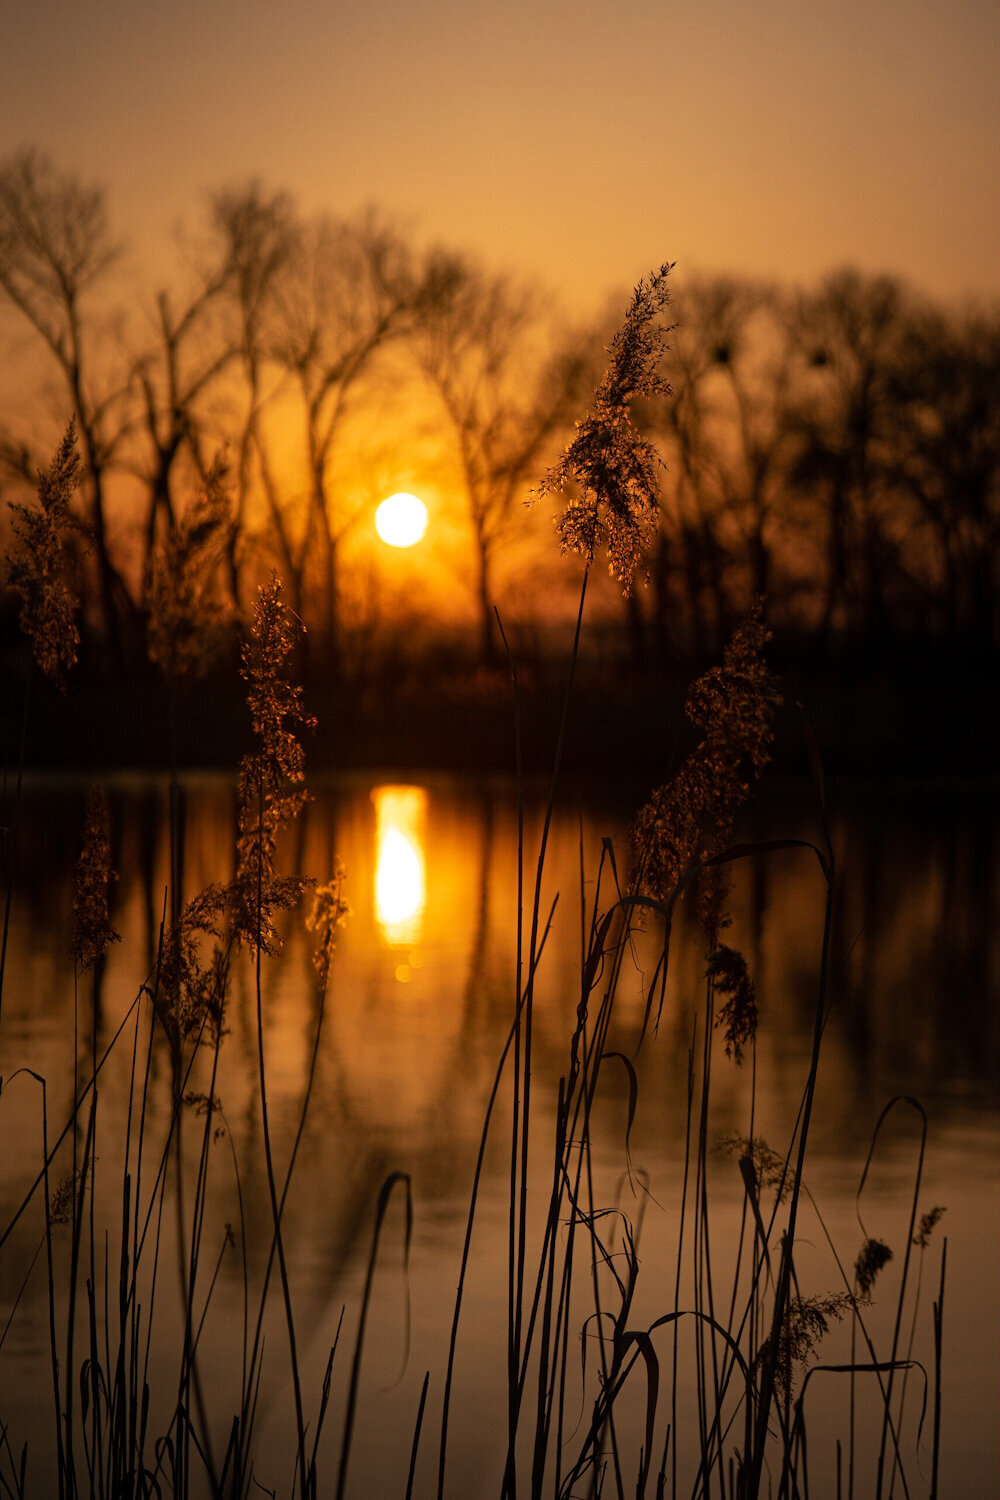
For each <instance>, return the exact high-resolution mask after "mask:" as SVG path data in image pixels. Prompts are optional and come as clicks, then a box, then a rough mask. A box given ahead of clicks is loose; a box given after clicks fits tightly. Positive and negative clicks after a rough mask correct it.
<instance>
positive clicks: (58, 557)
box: [7, 421, 87, 692]
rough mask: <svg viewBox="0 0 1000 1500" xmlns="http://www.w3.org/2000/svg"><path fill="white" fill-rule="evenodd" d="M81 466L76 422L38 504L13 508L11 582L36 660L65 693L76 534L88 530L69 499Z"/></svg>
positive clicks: (75, 631) (73, 619)
mask: <svg viewBox="0 0 1000 1500" xmlns="http://www.w3.org/2000/svg"><path fill="white" fill-rule="evenodd" d="M81 467H82V465H81V462H80V455H79V453H78V452H77V447H76V426H75V424H74V423H73V422H72V421H71V422H70V424H69V426H68V427H67V428H66V434H65V436H64V437H63V440H62V442H61V443H60V444H59V447H58V449H57V450H56V454H55V457H54V458H53V460H52V463H51V464H50V465H49V467H48V469H46V471H45V473H44V474H43V473H39V475H38V504H37V505H14V504H12V505H11V507H10V508H11V510H12V512H13V522H12V524H13V529H14V535H15V536H16V538H17V540H18V542H19V544H20V545H19V547H18V549H17V551H16V552H15V553H14V555H13V556H12V557H11V558H10V559H9V561H8V565H7V584H8V587H9V588H10V589H11V590H12V592H13V593H15V594H16V595H17V596H18V597H19V598H20V600H21V614H20V624H21V629H22V630H23V631H24V633H25V635H26V636H27V637H28V639H29V640H30V641H31V647H32V652H33V654H34V657H35V660H36V662H37V663H38V665H39V667H40V668H41V670H42V672H43V673H44V674H45V676H46V677H47V678H48V679H49V681H50V682H53V683H55V685H56V687H58V688H59V689H60V690H61V691H62V692H65V691H66V673H67V672H68V671H69V669H70V668H71V667H72V666H74V665H75V663H76V657H77V650H78V648H79V645H80V630H79V625H78V617H79V613H80V600H79V597H78V595H77V591H76V588H75V586H74V583H73V581H72V580H73V577H74V571H75V555H74V554H75V548H74V545H73V538H74V537H80V536H86V534H87V529H86V527H85V526H84V524H83V522H82V521H80V520H79V519H78V518H77V517H76V516H74V515H73V513H72V511H71V509H70V502H71V500H72V498H73V494H74V492H75V491H76V489H77V487H78V485H79V483H80V473H81Z"/></svg>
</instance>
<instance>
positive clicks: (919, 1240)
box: [913, 1204, 945, 1250]
mask: <svg viewBox="0 0 1000 1500" xmlns="http://www.w3.org/2000/svg"><path fill="white" fill-rule="evenodd" d="M944 1212H945V1210H944V1209H943V1208H942V1207H941V1205H940V1204H936V1205H935V1206H934V1208H932V1209H930V1210H929V1212H927V1213H925V1214H921V1216H920V1223H919V1224H918V1225H917V1232H916V1234H915V1235H914V1236H913V1243H914V1244H915V1245H917V1246H919V1248H920V1249H921V1250H926V1249H927V1242H928V1240H929V1239H930V1237H931V1235H932V1234H933V1232H934V1230H935V1228H936V1227H937V1225H938V1224H939V1223H940V1221H941V1218H942V1215H943V1214H944Z"/></svg>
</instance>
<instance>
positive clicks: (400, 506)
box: [375, 493, 427, 547]
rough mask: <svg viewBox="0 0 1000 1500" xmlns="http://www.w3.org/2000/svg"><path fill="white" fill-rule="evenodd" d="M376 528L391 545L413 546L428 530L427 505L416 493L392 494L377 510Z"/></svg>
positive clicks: (384, 540)
mask: <svg viewBox="0 0 1000 1500" xmlns="http://www.w3.org/2000/svg"><path fill="white" fill-rule="evenodd" d="M375 530H376V531H377V532H378V534H379V536H380V537H381V538H382V540H383V542H386V543H387V544H388V545H389V546H390V547H412V546H414V545H415V543H417V542H419V541H420V538H421V537H422V536H423V534H424V532H425V531H426V530H427V507H426V505H425V504H424V502H423V501H422V500H418V499H417V497H416V495H407V494H404V493H400V494H398V495H390V496H389V498H388V500H383V501H382V504H381V505H380V506H379V508H378V510H377V511H376V512H375Z"/></svg>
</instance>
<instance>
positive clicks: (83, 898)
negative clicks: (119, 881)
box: [70, 786, 120, 969]
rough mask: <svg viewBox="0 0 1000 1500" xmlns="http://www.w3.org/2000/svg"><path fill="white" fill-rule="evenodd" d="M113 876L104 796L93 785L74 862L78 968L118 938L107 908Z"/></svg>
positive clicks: (93, 960) (73, 946) (72, 947)
mask: <svg viewBox="0 0 1000 1500" xmlns="http://www.w3.org/2000/svg"><path fill="white" fill-rule="evenodd" d="M114 879H115V874H114V871H113V870H112V868H111V841H110V838H109V835H108V804H107V799H106V797H105V795H104V793H103V791H102V790H101V788H100V787H96V786H93V787H91V788H90V790H89V791H88V793H87V812H86V818H85V821H84V826H83V848H82V849H81V851H80V858H79V860H78V861H77V866H76V890H75V894H74V898H73V914H74V922H73V940H72V942H71V944H70V951H71V953H72V954H73V957H74V958H75V959H76V961H77V963H78V964H79V965H80V968H81V969H86V968H89V967H90V965H91V964H93V963H96V961H97V960H98V959H99V958H101V957H103V955H104V954H105V953H106V952H107V950H108V948H110V946H111V944H112V943H117V942H119V941H120V938H119V935H118V933H117V932H116V931H115V930H114V928H113V927H112V925H111V919H110V915H109V911H108V889H109V887H110V885H111V882H112V881H113V880H114Z"/></svg>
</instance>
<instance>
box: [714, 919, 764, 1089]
mask: <svg viewBox="0 0 1000 1500" xmlns="http://www.w3.org/2000/svg"><path fill="white" fill-rule="evenodd" d="M707 975H708V978H710V979H711V980H712V982H713V984H714V985H715V990H716V993H717V994H720V995H725V996H727V999H726V1002H725V1004H724V1005H723V1006H722V1008H721V1010H720V1011H719V1012H718V1014H717V1016H716V1018H715V1024H716V1026H719V1027H721V1028H722V1032H723V1040H724V1042H725V1047H726V1056H727V1057H731V1058H733V1059H734V1061H736V1062H738V1063H739V1062H742V1061H743V1048H744V1047H746V1046H749V1044H750V1043H751V1042H752V1041H753V1039H754V1037H755V1036H756V1035H757V994H756V991H755V989H754V983H753V980H752V979H751V978H750V970H749V968H748V967H747V961H746V959H745V958H744V957H743V954H742V953H739V952H737V950H736V949H735V948H727V947H726V946H725V944H724V943H720V944H719V946H718V948H716V950H715V952H714V953H713V954H712V956H711V958H710V959H709V961H708V970H707Z"/></svg>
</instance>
